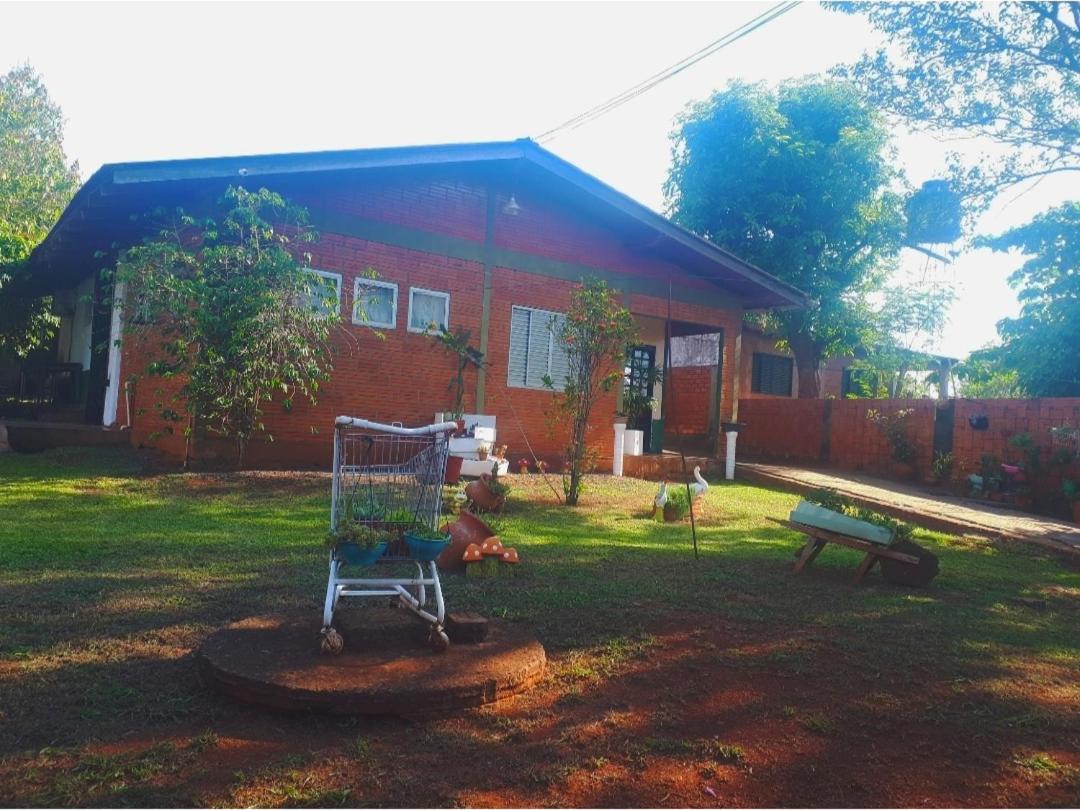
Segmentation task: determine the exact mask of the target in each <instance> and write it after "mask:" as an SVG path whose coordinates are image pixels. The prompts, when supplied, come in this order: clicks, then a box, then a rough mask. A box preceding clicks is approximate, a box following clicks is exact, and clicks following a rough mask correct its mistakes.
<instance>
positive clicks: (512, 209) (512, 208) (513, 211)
mask: <svg viewBox="0 0 1080 810" xmlns="http://www.w3.org/2000/svg"><path fill="white" fill-rule="evenodd" d="M503 213H504V214H506V215H507V216H508V217H516V216H517V215H518V214H520V213H521V206H520V205H518V201H517V199H516V198H515V197H514V195H513V194H511V195H510V202H508V203H507V204H506V205H504V206H503Z"/></svg>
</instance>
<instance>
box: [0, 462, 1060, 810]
mask: <svg viewBox="0 0 1080 810" xmlns="http://www.w3.org/2000/svg"><path fill="white" fill-rule="evenodd" d="M141 464H142V462H141V461H140V460H139V459H138V458H137V457H135V456H133V455H130V454H125V453H106V452H102V451H98V450H84V449H69V450H65V451H53V452H49V453H44V454H40V455H35V456H23V455H16V454H11V453H9V454H5V455H0V804H4V805H7V806H10V805H94V806H100V805H108V806H115V805H151V806H160V805H167V806H176V805H192V804H212V805H245V806H246V805H260V806H302V805H320V806H327V805H345V806H354V805H364V806H385V805H390V806H402V805H404V806H433V805H434V806H440V805H442V806H448V805H453V806H457V805H470V806H481V805H492V806H499V805H502V806H506V805H589V806H597V805H647V806H655V805H695V806H717V805H728V806H731V805H735V806H760V805H804V806H805V805H814V806H837V805H840V806H843V805H858V806H875V805H879V806H880V805H916V804H928V805H980V806H1006V805H1008V806H1017V805H1025V806H1031V805H1035V806H1076V805H1077V804H1078V803H1080V778H1078V773H1080V754H1078V752H1080V709H1078V707H1080V629H1078V628H1080V622H1078V619H1080V574H1078V573H1077V571H1076V569H1075V566H1070V564H1068V563H1066V562H1063V561H1061V560H1059V559H1055V558H1052V557H1049V556H1047V555H1046V554H1045V553H1044V552H1042V551H1040V550H1036V549H1031V548H1026V547H1020V546H1004V545H1000V544H995V543H991V542H988V541H984V540H979V539H973V538H957V537H950V536H946V535H942V534H935V533H930V532H920V533H918V535H917V538H916V539H917V540H918V541H919V542H920V543H922V544H923V545H925V546H927V547H928V548H930V549H931V550H932V551H934V553H936V554H937V555H938V556H939V557H940V560H941V573H940V574H939V576H938V578H937V579H936V580H935V581H934V583H933V584H932V585H931V586H930V587H929V588H925V589H919V590H910V589H904V588H900V587H895V586H891V585H888V584H887V583H885V582H884V581H883V580H882V579H881V576H880V573H873V574H871V575H870V576H869V577H868V578H867V580H866V581H865V582H864V583H863V584H862V585H860V586H854V585H852V584H851V577H852V574H853V572H854V568H855V566H856V564H857V562H858V559H859V557H858V555H857V554H856V553H855V552H852V551H848V550H846V549H841V548H834V547H831V546H830V547H829V548H828V549H826V550H825V551H824V552H823V553H822V554H821V556H820V557H818V559H817V561H816V562H815V563H814V566H812V568H811V569H809V570H808V571H807V572H806V573H805V574H803V575H800V576H798V577H795V576H793V575H792V573H791V565H792V562H793V557H792V555H793V553H794V550H795V549H796V548H797V547H798V545H800V540H799V538H798V537H797V536H796V535H794V534H793V533H791V532H789V531H787V530H785V529H782V528H780V527H778V526H776V525H775V524H772V523H770V522H769V521H768V520H766V518H767V517H769V516H772V517H782V516H784V515H785V514H786V513H787V511H788V510H790V508H791V507H792V506H793V505H794V503H795V501H796V497H795V496H793V495H789V494H785V493H780V492H776V491H771V490H767V489H762V488H758V487H750V486H743V485H738V484H735V485H731V484H723V485H719V484H718V485H716V486H713V487H712V488H711V489H710V490H709V493H708V496H707V504H706V514H705V516H704V519H703V520H702V522H701V525H699V531H698V540H699V545H700V559H698V560H695V558H694V554H693V550H692V548H691V545H690V532H689V526H688V525H677V526H676V525H669V526H661V525H658V524H656V523H653V522H651V521H649V520H647V519H645V518H644V517H643V515H644V513H645V510H646V508H647V506H648V505H649V504H650V503H651V499H652V496H653V494H654V492H655V485H654V484H650V483H647V482H641V481H634V480H631V479H610V478H602V477H597V478H594V479H590V481H589V489H588V491H587V492H586V494H585V496H584V498H583V505H582V506H581V507H580V508H578V509H575V510H569V509H566V508H564V507H561V506H558V505H556V504H555V503H554V502H553V500H552V498H551V495H550V492H548V491H547V490H546V488H545V487H544V486H543V485H542V484H541V481H540V479H539V477H537V476H526V477H520V476H510V477H509V480H510V482H511V484H512V485H513V487H514V492H513V494H512V495H511V501H510V504H509V506H508V511H507V514H506V515H505V516H502V517H501V518H500V520H499V525H498V528H499V531H500V534H501V536H502V537H503V539H504V542H506V543H507V544H508V545H513V546H515V547H516V548H518V550H519V551H520V552H521V555H522V558H523V564H522V565H521V566H519V567H518V574H519V575H518V576H517V577H516V578H514V579H512V580H505V581H486V580H484V581H478V580H466V579H465V578H462V577H448V578H447V581H446V590H447V601H448V604H449V605H450V606H451V609H454V610H476V611H478V612H481V613H483V614H486V615H489V616H494V617H500V618H503V619H506V620H508V621H512V622H519V623H521V624H523V625H525V626H526V627H528V628H529V629H530V630H531V631H532V632H534V633H535V634H536V635H537V636H538V637H539V638H540V640H541V641H542V642H543V643H544V645H545V647H546V648H547V650H548V653H549V662H550V666H549V672H548V674H547V676H546V678H545V680H544V682H543V683H542V684H541V685H540V686H539V687H537V688H536V689H535V690H534V691H532V692H530V693H529V694H527V695H524V696H522V697H519V698H515V699H513V700H511V701H507V702H506V703H504V704H498V705H495V706H491V707H486V708H484V709H480V710H474V711H470V712H467V713H465V714H463V715H460V716H457V717H450V718H431V719H409V720H404V719H393V718H390V719H357V718H335V717H323V716H311V715H288V714H275V713H271V712H266V711H261V710H258V709H255V708H249V707H246V706H243V705H239V704H236V703H233V702H231V701H229V700H227V699H225V698H221V697H218V696H216V695H214V694H212V693H210V692H208V691H206V690H204V689H203V688H202V687H201V686H200V684H199V683H198V680H197V677H196V671H195V665H194V662H193V658H192V653H193V650H194V649H195V648H196V647H197V646H198V644H199V642H200V640H201V639H202V638H204V637H205V636H206V635H207V634H208V633H209V632H211V631H212V630H214V629H215V628H217V627H219V626H221V625H223V624H226V623H229V622H231V621H234V620H236V619H240V618H243V617H246V616H250V615H253V614H258V613H265V612H270V611H276V610H279V609H282V608H292V607H301V608H310V609H311V610H312V611H318V610H319V609H320V607H321V600H322V593H323V590H324V588H325V551H324V549H323V547H322V545H321V541H322V535H323V533H324V532H325V528H326V513H327V508H328V500H329V499H328V488H329V479H328V478H327V477H325V476H320V475H314V474H269V473H264V474H255V473H251V474H222V475H198V474H192V475H183V474H175V473H161V472H157V473H155V472H151V471H148V470H146V469H144V468H143V467H142V466H141ZM1017 598H1021V600H1025V599H1026V601H1021V602H1017V601H1014V600H1016V599H1017ZM313 644H314V640H313Z"/></svg>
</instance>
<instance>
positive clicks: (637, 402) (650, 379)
mask: <svg viewBox="0 0 1080 810" xmlns="http://www.w3.org/2000/svg"><path fill="white" fill-rule="evenodd" d="M663 378H664V372H663V370H662V369H660V368H658V367H656V366H653V367H652V368H651V369H650V370H649V373H648V375H647V379H645V380H644V387H645V388H646V389H647V390H648V391H652V390H653V389H654V388H655V386H656V384H657V383H659V382H660V381H661V380H663ZM655 402H656V400H655V399H654V398H653V397H652V396H650V395H649V394H647V393H645V392H643V391H642V390H641V388H639V387H636V386H631V385H630V377H629V375H627V376H626V377H625V378H624V379H623V389H622V403H621V406H620V408H619V412H620V413H621V414H622V415H623V416H625V417H626V418H627V420H628V421H630V422H633V420H634V419H636V418H637V417H639V416H641V415H642V414H645V413H648V412H649V411H651V410H652V407H653V405H654V404H655Z"/></svg>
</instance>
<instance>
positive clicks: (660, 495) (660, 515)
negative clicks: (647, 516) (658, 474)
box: [652, 478, 668, 523]
mask: <svg viewBox="0 0 1080 810" xmlns="http://www.w3.org/2000/svg"><path fill="white" fill-rule="evenodd" d="M667 499H668V494H667V479H666V478H665V479H664V480H663V481H661V482H660V489H658V490H657V491H656V497H655V498H653V510H652V515H653V520H658V521H660V522H661V523H663V522H664V506H665V505H666V504H667Z"/></svg>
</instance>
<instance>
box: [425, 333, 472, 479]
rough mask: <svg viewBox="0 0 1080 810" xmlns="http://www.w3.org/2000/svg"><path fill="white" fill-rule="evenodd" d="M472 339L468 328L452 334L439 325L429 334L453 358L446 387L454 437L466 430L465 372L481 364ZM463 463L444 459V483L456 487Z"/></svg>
mask: <svg viewBox="0 0 1080 810" xmlns="http://www.w3.org/2000/svg"><path fill="white" fill-rule="evenodd" d="M471 336H472V333H471V332H470V331H469V330H468V329H462V328H461V327H460V326H459V327H458V328H457V329H455V330H454V331H450V330H449V329H448V328H447V327H446V326H445V325H440V326H439V331H438V332H435V333H434V334H433V335H432V337H433V338H434V340H435V341H436V342H438V343H439V344H440V345H441V346H442V347H443V349H445V350H446V352H447V353H448V354H450V355H453V357H454V359H455V363H456V365H455V372H454V376H453V377H451V378H450V383H449V385H447V388H448V389H449V390H450V392H451V396H452V400H453V401H452V402H451V405H450V411H449V413H450V415H451V419H453V420H454V421H455V422H457V424H458V433H457V434H455V435H457V436H460V435H462V434H463V431H464V430H465V372H466V371H467V370H468V369H469V367H470V366H473V367H475V368H480V367H481V366H483V364H484V355H483V353H481V351H480V350H479V349H476V348H473V347H472V346H470V345H469V338H470V337H471ZM463 460H464V459H463V458H462V457H461V456H455V455H450V456H447V458H446V478H445V481H446V483H447V484H456V483H457V482H458V480H459V479H460V478H461V462H462V461H463Z"/></svg>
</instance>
